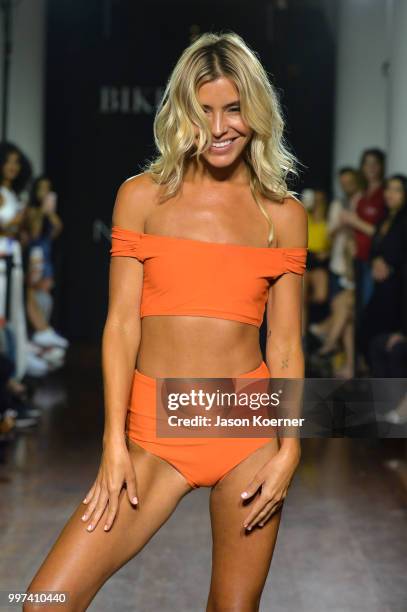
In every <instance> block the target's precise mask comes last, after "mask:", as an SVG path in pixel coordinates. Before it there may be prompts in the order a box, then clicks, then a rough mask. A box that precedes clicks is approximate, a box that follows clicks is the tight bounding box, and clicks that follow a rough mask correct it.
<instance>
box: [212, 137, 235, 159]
mask: <svg viewBox="0 0 407 612" xmlns="http://www.w3.org/2000/svg"><path fill="white" fill-rule="evenodd" d="M236 138H237V136H235V137H234V138H227V139H225V140H223V141H222V140H220V141H219V143H212V145H211V146H210V148H209V150H210V152H211V153H215V154H216V155H224V154H225V153H228V152H229V151H230V149H231V148H232V147H233V143H234V142H235V140H236ZM222 143H227V144H222ZM216 144H218V145H219V146H216ZM214 145H215V146H214Z"/></svg>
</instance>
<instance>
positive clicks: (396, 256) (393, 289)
mask: <svg viewBox="0 0 407 612" xmlns="http://www.w3.org/2000/svg"><path fill="white" fill-rule="evenodd" d="M384 196H385V203H386V208H387V211H386V216H385V217H384V219H383V220H382V221H381V223H380V224H379V226H378V227H377V229H376V231H375V233H374V235H373V238H372V244H371V249H370V265H371V270H372V277H373V280H374V285H373V292H372V296H371V298H370V300H369V302H368V304H367V305H366V307H365V308H364V310H363V312H362V321H361V325H360V329H359V334H358V337H357V341H358V345H359V346H360V348H361V350H362V352H363V354H364V356H365V358H366V360H367V362H368V364H369V365H370V366H371V365H372V360H371V347H372V341H373V340H374V339H375V338H376V337H377V336H379V335H380V334H394V333H400V331H401V328H402V322H403V312H402V302H403V267H404V266H405V261H406V257H407V245H406V232H405V228H406V214H407V206H406V203H407V177H406V176H404V175H402V174H394V175H393V176H391V177H390V178H388V179H387V181H386V187H385V191H384ZM394 344H395V342H394V341H392V342H387V346H388V348H389V349H391V348H392V347H393V345H394Z"/></svg>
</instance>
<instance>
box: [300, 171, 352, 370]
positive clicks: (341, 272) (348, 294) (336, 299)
mask: <svg viewBox="0 0 407 612" xmlns="http://www.w3.org/2000/svg"><path fill="white" fill-rule="evenodd" d="M338 178H339V183H340V186H341V189H342V193H343V195H342V197H341V198H336V199H335V200H333V201H332V202H331V204H330V206H329V210H328V231H329V235H330V238H331V243H332V246H331V254H330V260H329V298H330V315H329V316H328V317H327V318H326V319H325V320H324V321H321V322H320V323H313V324H311V325H310V328H309V329H310V332H311V333H312V334H314V335H315V336H317V337H318V338H319V340H320V341H321V342H322V345H321V347H320V348H319V350H318V353H319V354H320V355H329V354H330V353H332V352H335V350H336V348H338V347H341V348H343V357H344V360H343V365H342V366H341V367H340V368H339V369H336V371H335V376H337V377H339V378H351V377H352V376H353V373H354V329H353V311H354V270H353V257H354V238H353V231H352V230H351V229H350V228H349V227H348V226H347V225H346V224H344V223H343V221H342V212H343V211H354V210H355V209H356V205H357V202H358V200H359V199H360V197H361V193H362V183H361V179H360V176H359V173H358V172H357V171H356V170H355V169H354V168H350V167H345V168H342V169H341V170H340V171H339V176H338Z"/></svg>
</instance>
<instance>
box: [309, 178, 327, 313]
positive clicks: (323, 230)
mask: <svg viewBox="0 0 407 612" xmlns="http://www.w3.org/2000/svg"><path fill="white" fill-rule="evenodd" d="M303 201H304V205H305V206H306V208H307V211H308V258H307V271H306V274H305V283H304V285H305V295H306V303H307V306H308V316H309V319H310V320H311V321H314V320H321V318H322V316H323V313H325V312H326V309H327V300H328V283H329V276H328V265H329V253H330V239H329V232H328V225H327V219H326V213H327V197H326V193H325V192H324V191H322V190H319V189H318V190H306V191H305V192H304V194H303Z"/></svg>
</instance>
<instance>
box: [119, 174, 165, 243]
mask: <svg viewBox="0 0 407 612" xmlns="http://www.w3.org/2000/svg"><path fill="white" fill-rule="evenodd" d="M158 195H159V185H157V183H155V182H154V181H153V179H152V177H151V174H150V173H148V172H142V173H140V174H136V175H134V176H131V177H129V178H128V179H126V180H125V181H123V183H121V185H120V186H119V188H118V190H117V193H116V200H115V203H114V207H113V217H112V221H113V225H119V226H121V227H127V228H129V229H133V230H135V231H143V229H144V220H145V219H146V218H147V216H148V215H149V214H150V212H151V211H152V209H153V208H154V207H155V205H156V203H157V200H158Z"/></svg>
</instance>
